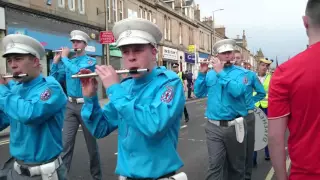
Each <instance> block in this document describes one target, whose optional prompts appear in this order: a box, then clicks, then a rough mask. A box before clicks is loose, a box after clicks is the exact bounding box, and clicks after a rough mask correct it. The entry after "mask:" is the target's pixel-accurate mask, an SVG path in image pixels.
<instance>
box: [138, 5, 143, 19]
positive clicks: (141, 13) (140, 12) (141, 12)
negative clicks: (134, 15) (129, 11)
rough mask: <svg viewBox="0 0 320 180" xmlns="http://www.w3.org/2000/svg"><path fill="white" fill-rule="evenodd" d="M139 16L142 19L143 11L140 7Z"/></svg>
mask: <svg viewBox="0 0 320 180" xmlns="http://www.w3.org/2000/svg"><path fill="white" fill-rule="evenodd" d="M139 14H140V18H143V11H142V8H141V7H140V8H139Z"/></svg>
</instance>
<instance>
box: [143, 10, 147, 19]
mask: <svg viewBox="0 0 320 180" xmlns="http://www.w3.org/2000/svg"><path fill="white" fill-rule="evenodd" d="M143 12H144V18H145V19H148V10H147V9H144V11H143Z"/></svg>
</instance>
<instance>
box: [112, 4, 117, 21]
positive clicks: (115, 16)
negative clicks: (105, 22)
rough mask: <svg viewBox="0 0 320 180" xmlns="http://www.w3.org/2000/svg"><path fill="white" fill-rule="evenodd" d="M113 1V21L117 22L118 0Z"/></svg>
mask: <svg viewBox="0 0 320 180" xmlns="http://www.w3.org/2000/svg"><path fill="white" fill-rule="evenodd" d="M112 3H113V4H112V5H113V8H112V9H113V10H112V12H113V14H112V16H113V22H117V21H118V0H113V1H112Z"/></svg>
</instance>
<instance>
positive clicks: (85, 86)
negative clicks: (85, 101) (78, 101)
mask: <svg viewBox="0 0 320 180" xmlns="http://www.w3.org/2000/svg"><path fill="white" fill-rule="evenodd" d="M89 73H91V71H90V70H89V69H81V70H80V72H79V74H89ZM80 81H81V84H82V95H83V96H84V97H92V96H95V95H96V94H97V90H98V81H97V80H96V78H94V77H90V78H80Z"/></svg>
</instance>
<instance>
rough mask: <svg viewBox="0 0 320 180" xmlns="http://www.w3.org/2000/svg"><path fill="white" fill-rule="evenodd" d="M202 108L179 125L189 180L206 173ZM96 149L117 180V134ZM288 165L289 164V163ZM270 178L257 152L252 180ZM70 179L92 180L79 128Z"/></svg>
mask: <svg viewBox="0 0 320 180" xmlns="http://www.w3.org/2000/svg"><path fill="white" fill-rule="evenodd" d="M205 104H206V101H205V100H201V101H193V102H192V101H191V102H188V104H187V108H188V111H189V115H190V121H189V122H188V123H187V124H185V123H182V124H181V132H180V141H179V146H178V150H179V153H180V155H181V157H182V159H183V161H184V163H185V165H184V167H183V168H182V169H181V171H183V172H185V173H186V174H187V175H188V179H189V180H202V179H204V177H205V172H206V169H207V163H208V158H207V157H208V155H207V147H206V141H205V132H204V125H205V122H206V119H204V118H203V114H204V110H205ZM8 143H9V141H8V140H7V139H3V138H2V139H0V163H3V162H4V161H5V160H7V159H8V157H9V147H8ZM99 148H100V158H101V162H102V171H103V179H105V180H116V179H117V176H116V175H115V174H114V170H115V165H116V161H117V133H116V132H114V133H113V134H111V135H110V136H108V137H106V138H104V139H101V140H99ZM287 164H290V161H289V160H288V161H287ZM273 176H274V173H273V171H272V168H271V162H270V161H265V160H264V152H263V151H260V152H259V153H258V166H257V168H254V170H253V175H252V180H263V179H265V180H274V179H275V178H274V177H273ZM70 179H72V180H73V179H74V180H90V179H91V177H90V171H89V158H88V153H87V149H86V144H85V141H84V138H83V134H82V131H81V128H80V129H79V132H78V135H77V140H76V147H75V152H74V157H73V164H72V167H71V172H70Z"/></svg>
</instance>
